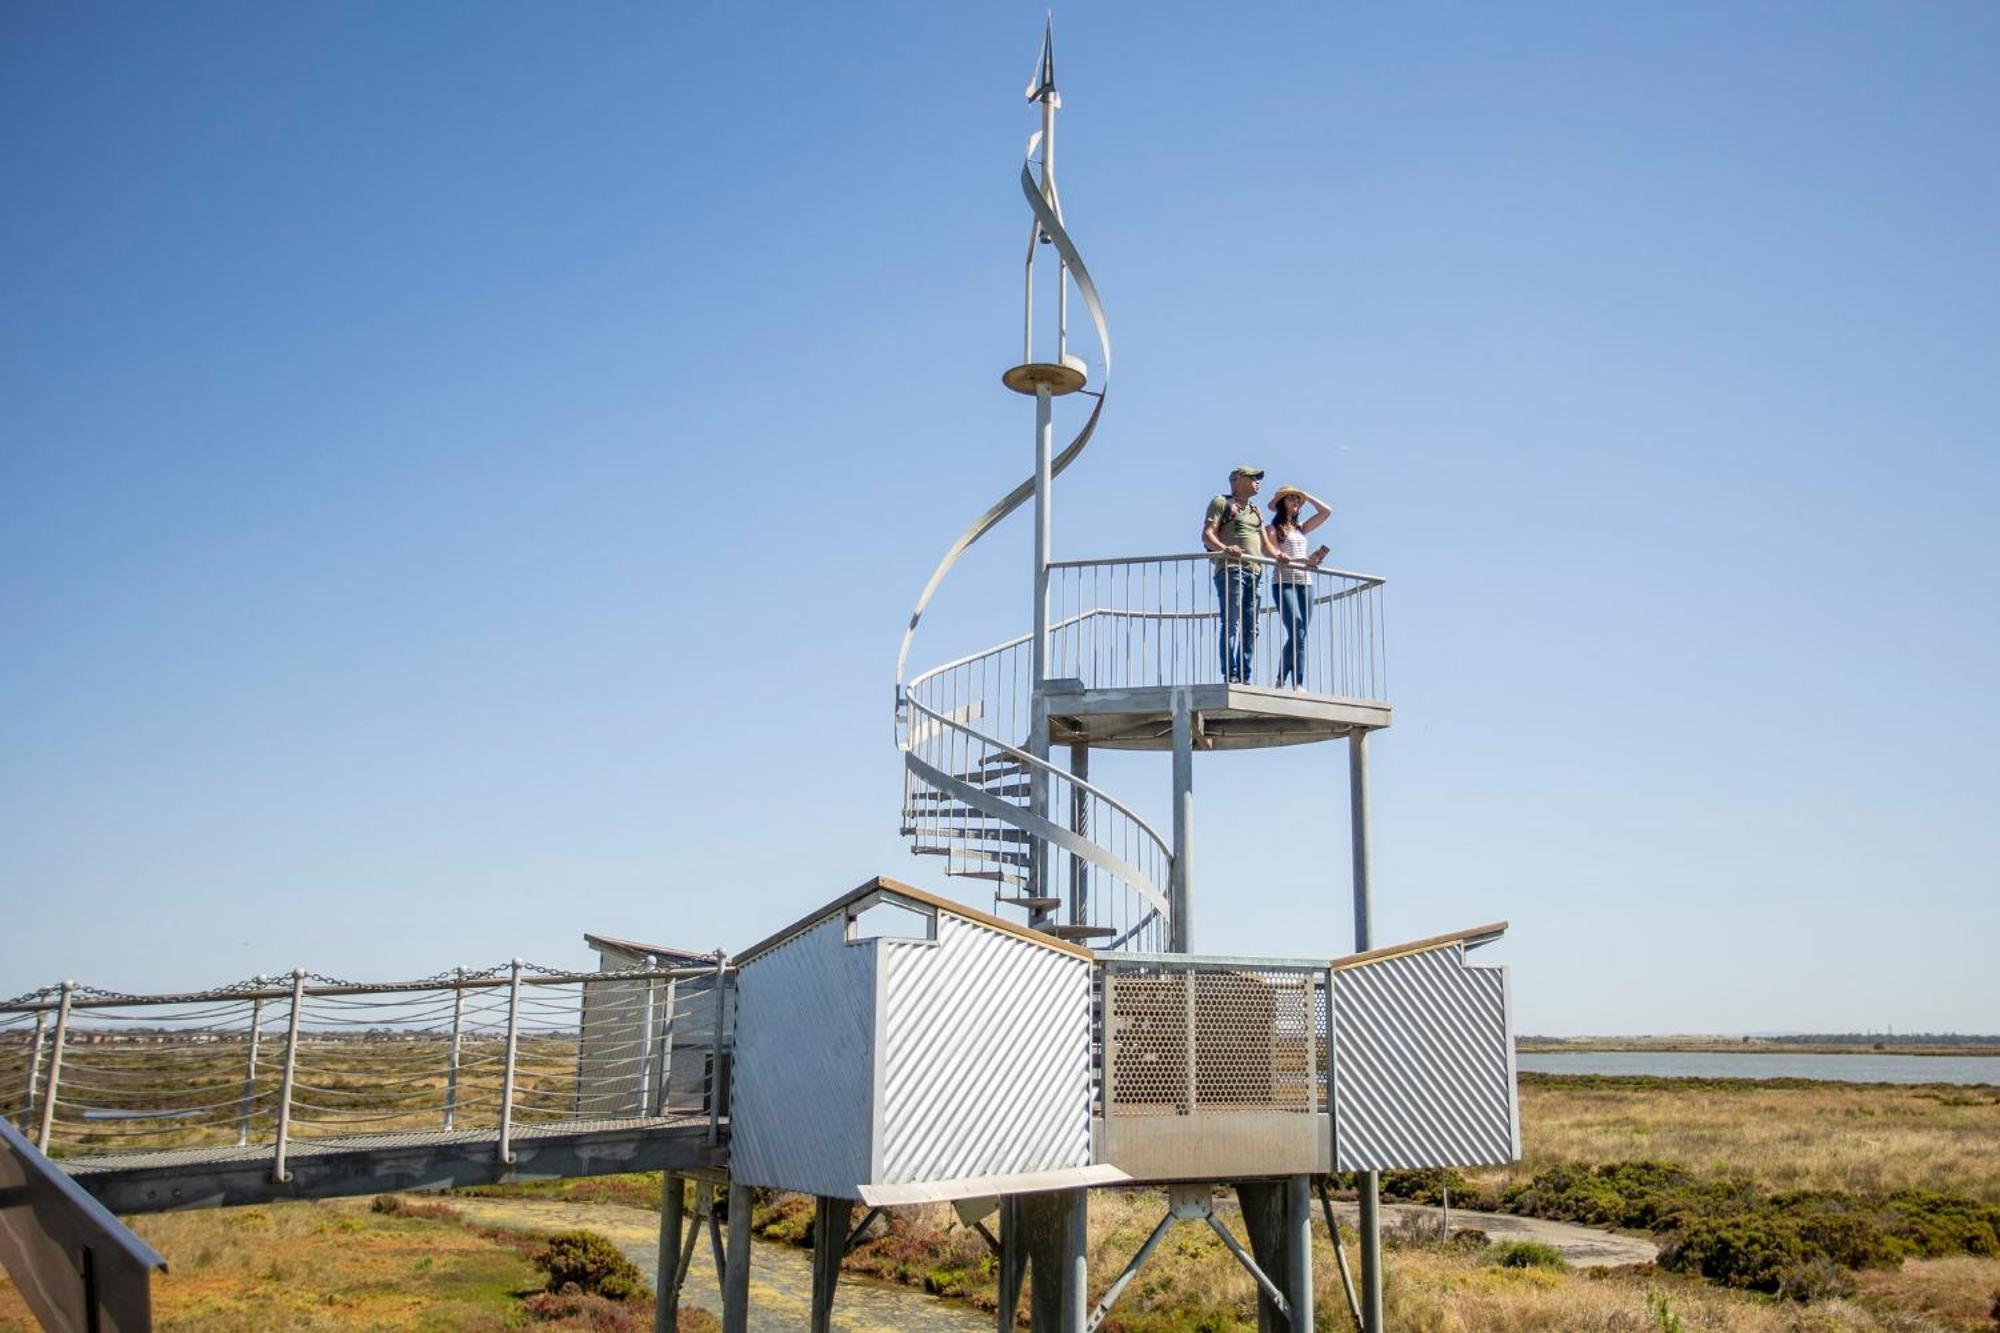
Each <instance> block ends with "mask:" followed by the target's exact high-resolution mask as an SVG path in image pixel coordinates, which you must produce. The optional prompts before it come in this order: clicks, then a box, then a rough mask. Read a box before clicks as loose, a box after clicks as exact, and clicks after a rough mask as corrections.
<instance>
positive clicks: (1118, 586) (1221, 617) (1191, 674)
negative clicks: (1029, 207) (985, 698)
mask: <svg viewBox="0 0 2000 1333" xmlns="http://www.w3.org/2000/svg"><path fill="white" fill-rule="evenodd" d="M1382 584H1383V581H1382V580H1381V579H1380V578H1377V577H1376V576H1374V575H1372V574H1356V573H1352V572H1350V571H1348V570H1342V569H1325V568H1317V569H1316V568H1312V567H1310V566H1307V565H1301V564H1282V563H1280V562H1278V561H1275V560H1267V559H1262V558H1256V559H1250V558H1245V559H1234V558H1231V559H1223V558H1220V557H1217V556H1213V555H1207V554H1196V555H1157V556H1134V557H1131V558H1129V559H1120V560H1062V561H1057V562H1056V563H1055V564H1053V565H1051V566H1050V568H1049V599H1050V615H1051V618H1052V625H1053V632H1052V634H1051V636H1050V638H1051V642H1050V668H1049V674H1050V675H1051V676H1054V677H1067V678H1071V679H1076V680H1081V681H1082V682H1083V685H1084V687H1085V688H1086V689H1124V688H1144V687H1148V686H1160V685H1208V684H1219V683H1223V682H1224V681H1226V680H1229V679H1231V678H1234V679H1237V680H1240V681H1241V682H1242V683H1244V684H1250V685H1263V686H1272V687H1278V688H1286V689H1296V690H1301V691H1304V692H1305V693H1307V694H1315V695H1323V696H1327V697H1331V698H1338V699H1354V700H1363V701H1370V702H1374V701H1381V700H1385V699H1386V698H1387V697H1388V682H1387V678H1386V674H1385V670H1384V662H1383V658H1384V638H1385V627H1384V623H1383V608H1382ZM1225 628H1226V630H1227V633H1226V634H1225Z"/></svg>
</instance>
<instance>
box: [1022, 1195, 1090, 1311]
mask: <svg viewBox="0 0 2000 1333" xmlns="http://www.w3.org/2000/svg"><path fill="white" fill-rule="evenodd" d="M1089 1198H1090V1192H1089V1191H1088V1190H1080V1189H1076V1190H1051V1191H1049V1192H1047V1193H1044V1194H1023V1195H1021V1196H1020V1199H1019V1203H1018V1209H1019V1211H1018V1213H1017V1214H1016V1215H1017V1216H1018V1217H1019V1219H1020V1220H1021V1223H1022V1226H1021V1228H1020V1230H1021V1231H1022V1232H1024V1233H1025V1234H1024V1237H1023V1239H1024V1240H1025V1241H1026V1242H1027V1244H1026V1249H1027V1251H1028V1262H1029V1264H1030V1265H1031V1266H1032V1272H1033V1274H1034V1282H1033V1285H1032V1286H1031V1288H1030V1289H1029V1293H1028V1326H1029V1328H1030V1329H1032V1330H1033V1333H1083V1330H1084V1323H1085V1315H1086V1306H1085V1297H1086V1295H1087V1294H1088V1293H1087V1290H1086V1289H1087V1287H1088V1285H1089V1270H1088V1263H1087V1261H1086V1259H1085V1245H1086V1242H1087V1241H1088V1239H1089V1237H1088V1231H1089V1219H1090V1211H1089V1210H1090V1204H1089Z"/></svg>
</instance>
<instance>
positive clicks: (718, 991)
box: [708, 949, 729, 1148]
mask: <svg viewBox="0 0 2000 1333" xmlns="http://www.w3.org/2000/svg"><path fill="white" fill-rule="evenodd" d="M728 965H729V955H728V954H726V953H724V952H722V950H720V949H717V950H716V951H715V1045H714V1046H713V1047H711V1048H710V1049H709V1052H708V1144H709V1146H710V1147H711V1148H712V1147H714V1146H715V1145H716V1144H717V1143H718V1142H720V1141H721V1139H722V1038H723V1034H724V1021H725V1019H726V1018H727V1015H726V1014H725V1013H724V1012H723V1008H722V1002H723V1000H724V999H725V998H727V997H726V995H725V994H724V989H725V988H724V986H723V984H722V983H723V980H724V973H723V969H724V968H725V967H727V966H728Z"/></svg>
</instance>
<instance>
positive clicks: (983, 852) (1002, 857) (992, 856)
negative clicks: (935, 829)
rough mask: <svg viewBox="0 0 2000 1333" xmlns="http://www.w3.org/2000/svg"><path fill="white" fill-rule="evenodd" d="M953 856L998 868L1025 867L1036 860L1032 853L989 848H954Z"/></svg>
mask: <svg viewBox="0 0 2000 1333" xmlns="http://www.w3.org/2000/svg"><path fill="white" fill-rule="evenodd" d="M952 855H953V856H955V857H957V858H958V859H959V860H961V861H966V862H979V863H984V864H987V865H996V866H1024V865H1027V864H1028V863H1029V862H1030V861H1032V860H1034V859H1035V858H1034V855H1033V854H1032V853H1030V852H1007V851H995V850H993V849H992V848H988V847H954V848H953V849H952ZM947 873H949V872H947Z"/></svg>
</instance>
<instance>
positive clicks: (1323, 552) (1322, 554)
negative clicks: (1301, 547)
mask: <svg viewBox="0 0 2000 1333" xmlns="http://www.w3.org/2000/svg"><path fill="white" fill-rule="evenodd" d="M1332 550H1333V548H1332V547H1331V546H1327V545H1325V544H1324V543H1322V544H1321V545H1320V548H1319V549H1318V550H1317V551H1314V552H1313V553H1312V554H1311V555H1310V556H1307V557H1306V558H1307V559H1308V560H1311V561H1312V562H1313V563H1314V564H1318V563H1319V562H1320V561H1322V560H1324V559H1326V557H1327V554H1328V553H1329V552H1330V551H1332Z"/></svg>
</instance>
